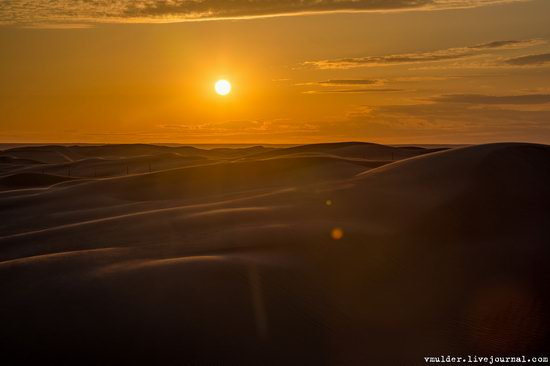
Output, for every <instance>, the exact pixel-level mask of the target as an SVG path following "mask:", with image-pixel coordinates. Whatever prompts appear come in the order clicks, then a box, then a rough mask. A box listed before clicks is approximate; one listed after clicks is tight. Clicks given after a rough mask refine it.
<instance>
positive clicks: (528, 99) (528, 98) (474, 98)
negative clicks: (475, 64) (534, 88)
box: [431, 94, 550, 105]
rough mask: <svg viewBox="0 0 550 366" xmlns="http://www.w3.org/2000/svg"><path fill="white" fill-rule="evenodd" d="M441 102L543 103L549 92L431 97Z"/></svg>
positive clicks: (546, 99)
mask: <svg viewBox="0 0 550 366" xmlns="http://www.w3.org/2000/svg"><path fill="white" fill-rule="evenodd" d="M431 100H432V101H435V102H441V103H462V104H509V105H525V104H545V103H550V94H524V95H503V96H495V95H483V94H450V95H442V96H439V97H435V98H432V99H431Z"/></svg>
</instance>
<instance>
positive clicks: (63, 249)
mask: <svg viewBox="0 0 550 366" xmlns="http://www.w3.org/2000/svg"><path fill="white" fill-rule="evenodd" d="M549 166H550V147H548V146H545V145H535V144H518V143H502V144H488V145H478V146H469V147H459V148H451V149H444V150H441V149H424V148H415V147H390V146H383V145H376V144H365V143H338V144H317V145H306V146H301V147H292V148H262V147H253V148H245V149H214V150H203V149H197V148H186V147H164V146H152V145H114V146H43V147H36V146H32V147H21V148H16V149H10V150H6V151H2V152H0V207H1V209H0V291H1V292H2V293H1V302H0V310H1V311H0V324H2V326H1V327H0V341H1V344H2V346H1V348H2V357H3V358H4V359H5V360H16V362H14V363H13V364H32V363H37V364H45V363H48V362H54V363H55V364H78V365H82V364H98V365H111V364H113V365H115V364H116V365H121V364H148V365H151V364H163V365H164V364H199V365H202V364H236V365H243V364H253V365H266V364H273V365H291V364H292V365H294V364H296V365H402V364H406V365H423V364H425V363H424V359H423V357H424V356H433V355H441V354H451V355H457V356H464V355H468V354H471V355H491V354H492V355H517V354H519V355H521V354H525V355H526V356H538V355H547V354H545V352H547V350H548V345H549V342H548V341H549V338H550V335H549V334H548V329H550V328H549V327H548V325H549V319H550V302H549V301H550V298H549V294H548V290H547V282H546V279H547V278H550V267H549V266H548V259H549V258H550V257H549V254H550V253H549V250H550V249H549V247H548V243H550V231H549V230H548V227H550V210H549V207H550V191H549V190H548V187H550V170H549V169H548V167H549Z"/></svg>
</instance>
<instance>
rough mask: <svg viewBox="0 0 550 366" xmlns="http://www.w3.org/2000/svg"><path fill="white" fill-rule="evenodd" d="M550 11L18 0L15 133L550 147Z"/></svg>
mask: <svg viewBox="0 0 550 366" xmlns="http://www.w3.org/2000/svg"><path fill="white" fill-rule="evenodd" d="M548 14H550V1H548V0H516V1H511V0H387V1H380V0H324V1H317V0H302V1H298V0H283V1H265V0H263V1H260V0H252V1H250V0H247V1H245V0H236V1H221V0H204V1H200V2H197V1H189V0H164V1H163V0H159V1H151V0H147V1H146V0H137V1H130V0H115V1H107V0H90V1H69V0H34V1H30V0H13V1H9V0H8V1H3V2H2V3H0V142H66V143H68V142H90V143H119V142H124V143H136V142H145V143H161V142H162V143H168V142H172V143H193V144H196V143H208V144H213V143H310V142H321V141H323V142H329V141H370V142H379V143H481V142H493V141H531V142H541V143H550V43H549V42H550V25H548V24H549V23H548ZM219 79H227V80H229V81H230V82H231V83H232V86H233V90H232V92H231V94H229V95H227V96H224V97H222V96H219V95H217V94H216V93H215V92H214V83H215V82H216V81H217V80H219Z"/></svg>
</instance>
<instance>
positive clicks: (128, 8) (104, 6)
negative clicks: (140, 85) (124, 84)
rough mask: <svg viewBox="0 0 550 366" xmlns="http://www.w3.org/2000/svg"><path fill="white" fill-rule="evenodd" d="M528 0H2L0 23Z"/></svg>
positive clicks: (249, 14) (417, 7) (383, 8)
mask: <svg viewBox="0 0 550 366" xmlns="http://www.w3.org/2000/svg"><path fill="white" fill-rule="evenodd" d="M520 1H530V0H385V1H381V0H278V1H275V0H232V1H227V0H156V1H154V0H79V1H76V0H4V1H2V2H0V23H9V24H23V25H25V24H35V23H36V24H38V23H42V24H45V23H57V22H60V23H63V24H66V23H72V22H75V23H82V22H90V23H96V22H109V23H128V22H142V23H153V22H177V21H193V20H207V19H239V18H254V17H269V16H280V15H296V14H308V13H331V12H379V11H403V10H440V9H454V8H470V7H479V6H487V5H493V4H502V3H510V2H520Z"/></svg>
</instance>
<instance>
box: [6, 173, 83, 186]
mask: <svg viewBox="0 0 550 366" xmlns="http://www.w3.org/2000/svg"><path fill="white" fill-rule="evenodd" d="M70 180H72V179H71V178H69V177H61V176H57V175H51V174H40V173H20V174H12V175H8V176H4V177H0V189H1V188H4V189H20V188H33V187H48V186H52V185H54V184H57V183H61V182H67V181H70Z"/></svg>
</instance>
